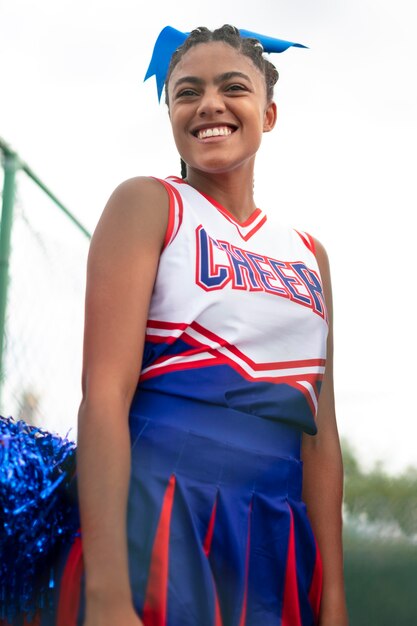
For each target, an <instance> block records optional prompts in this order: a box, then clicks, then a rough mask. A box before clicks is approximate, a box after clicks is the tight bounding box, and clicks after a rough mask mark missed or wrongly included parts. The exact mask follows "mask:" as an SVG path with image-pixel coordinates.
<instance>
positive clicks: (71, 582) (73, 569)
mask: <svg viewBox="0 0 417 626" xmlns="http://www.w3.org/2000/svg"><path fill="white" fill-rule="evenodd" d="M83 571H84V562H83V550H82V541H81V537H76V538H75V540H74V543H73V544H72V547H71V550H70V553H69V555H68V558H67V562H66V565H65V569H64V573H63V575H62V580H61V587H60V593H59V602H58V612H57V622H56V626H76V623H77V619H78V611H79V607H80V594H81V578H82V575H83Z"/></svg>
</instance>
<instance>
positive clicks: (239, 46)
mask: <svg viewBox="0 0 417 626" xmlns="http://www.w3.org/2000/svg"><path fill="white" fill-rule="evenodd" d="M212 41H222V42H223V43H227V44H228V45H229V46H232V48H235V49H236V50H237V51H238V52H241V53H242V54H244V55H246V56H247V57H249V58H250V59H251V61H252V62H253V63H254V65H255V66H256V67H257V68H258V69H259V70H260V71H261V72H262V74H263V75H264V78H265V86H266V98H267V101H268V102H271V100H272V98H273V97H274V85H275V83H276V82H277V80H278V78H279V74H278V71H277V69H276V67H275V66H274V65H273V64H272V63H271V62H270V61H268V59H266V58H265V57H264V56H263V46H262V44H261V43H260V42H259V41H258V40H257V39H254V38H252V37H242V36H241V35H240V33H239V30H238V29H237V28H235V26H231V25H230V24H224V25H223V26H221V27H220V28H216V29H215V30H213V31H211V30H209V29H208V28H206V27H205V26H200V27H199V28H195V29H194V30H193V31H191V33H190V34H189V36H188V37H187V39H186V40H185V41H184V43H183V44H182V46H180V47H179V48H177V50H176V51H175V52H174V54H173V55H172V57H171V61H170V64H169V67H168V73H167V77H166V80H165V103H166V105H167V106H168V107H169V100H168V83H169V79H170V78H171V74H172V72H173V71H174V68H175V67H176V66H177V65H178V63H179V61H180V60H181V59H182V57H183V56H184V54H185V53H186V52H187V51H188V50H189V49H190V48H192V47H193V46H196V45H197V44H199V43H210V42H212ZM186 176H187V165H186V163H185V162H184V161H183V160H182V159H181V177H182V178H186Z"/></svg>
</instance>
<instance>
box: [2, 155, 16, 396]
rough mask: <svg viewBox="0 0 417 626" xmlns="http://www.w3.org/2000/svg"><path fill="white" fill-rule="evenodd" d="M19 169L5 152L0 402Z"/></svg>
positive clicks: (14, 157) (14, 158) (11, 156)
mask: <svg viewBox="0 0 417 626" xmlns="http://www.w3.org/2000/svg"><path fill="white" fill-rule="evenodd" d="M18 167H19V162H18V157H17V154H15V153H14V152H7V153H5V154H4V156H3V168H4V182H3V207H2V213H1V224H0V401H1V390H2V383H3V379H4V348H5V324H6V308H7V290H8V286H9V259H10V239H11V233H12V224H13V205H14V196H15V177H16V171H17V169H18Z"/></svg>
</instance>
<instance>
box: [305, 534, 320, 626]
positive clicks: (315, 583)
mask: <svg viewBox="0 0 417 626" xmlns="http://www.w3.org/2000/svg"><path fill="white" fill-rule="evenodd" d="M322 588H323V564H322V561H321V554H320V550H319V547H318V544H317V541H316V563H315V565H314V572H313V578H312V580H311V586H310V591H309V593H308V599H309V600H310V604H311V608H312V609H313V613H314V617H315V621H316V622H318V619H319V614H320V601H321V592H322Z"/></svg>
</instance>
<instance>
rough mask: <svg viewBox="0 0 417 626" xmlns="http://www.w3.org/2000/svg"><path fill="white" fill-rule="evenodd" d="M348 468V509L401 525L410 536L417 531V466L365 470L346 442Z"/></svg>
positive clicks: (370, 518)
mask: <svg viewBox="0 0 417 626" xmlns="http://www.w3.org/2000/svg"><path fill="white" fill-rule="evenodd" d="M342 449H343V461H344V468H345V497H344V503H345V508H346V511H347V513H348V514H349V515H351V516H354V517H359V516H362V517H363V516H365V517H366V519H367V520H368V521H370V522H380V523H383V524H385V525H386V526H392V527H395V526H397V527H398V528H399V529H400V530H401V531H402V532H403V533H404V534H405V535H406V536H409V537H412V536H413V535H417V469H416V468H409V469H408V470H406V471H405V472H404V473H402V474H401V475H398V476H391V475H389V474H387V473H386V472H385V471H384V469H383V467H382V466H381V465H380V464H377V465H376V466H375V467H374V468H373V469H372V470H371V471H370V472H368V473H365V472H364V471H363V470H362V469H361V467H360V465H359V463H358V461H357V459H356V457H355V454H354V452H353V450H352V448H351V447H350V446H349V444H347V443H346V442H342Z"/></svg>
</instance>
